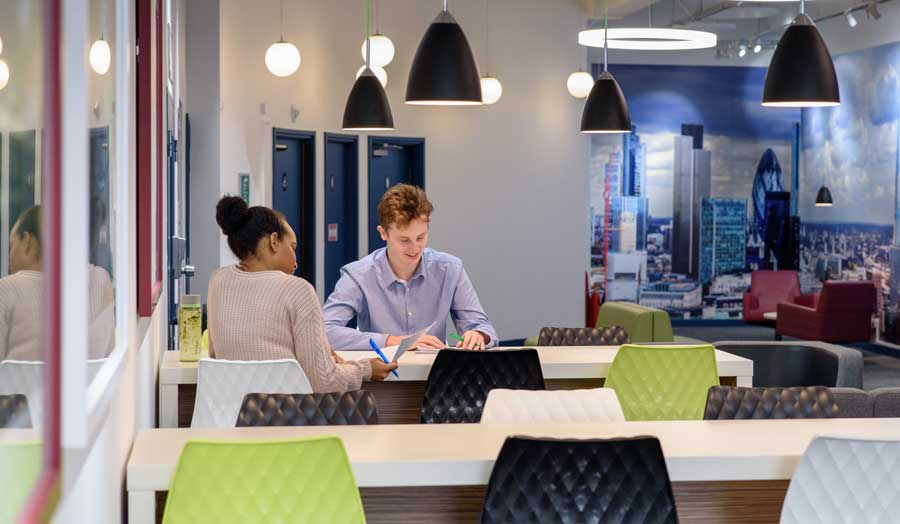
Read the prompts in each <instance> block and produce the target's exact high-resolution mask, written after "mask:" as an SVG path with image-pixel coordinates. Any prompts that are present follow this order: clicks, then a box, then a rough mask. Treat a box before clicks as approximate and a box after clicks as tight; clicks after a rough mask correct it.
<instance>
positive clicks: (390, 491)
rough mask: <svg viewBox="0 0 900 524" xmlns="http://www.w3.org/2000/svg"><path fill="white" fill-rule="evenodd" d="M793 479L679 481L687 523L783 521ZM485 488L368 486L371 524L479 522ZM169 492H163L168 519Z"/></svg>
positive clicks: (682, 518)
mask: <svg viewBox="0 0 900 524" xmlns="http://www.w3.org/2000/svg"><path fill="white" fill-rule="evenodd" d="M787 486H788V481H786V480H774V481H769V480H766V481H741V482H675V483H674V484H673V486H672V489H673V492H674V494H675V505H676V509H677V511H678V520H679V522H681V524H777V523H778V520H779V517H780V515H781V504H782V501H783V500H784V494H785V492H786V490H787ZM484 489H485V487H484V486H428V487H411V488H362V489H360V490H359V491H360V495H361V497H362V502H363V508H364V509H365V512H366V521H367V522H368V523H369V524H394V523H396V522H403V523H404V524H476V523H478V522H480V519H481V504H482V501H483V500H484ZM165 499H166V493H164V492H162V493H157V519H156V522H157V523H160V522H162V513H163V508H164V507H165Z"/></svg>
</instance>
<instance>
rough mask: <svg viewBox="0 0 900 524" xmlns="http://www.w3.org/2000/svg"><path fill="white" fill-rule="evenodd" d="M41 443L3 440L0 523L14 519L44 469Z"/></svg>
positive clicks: (0, 455)
mask: <svg viewBox="0 0 900 524" xmlns="http://www.w3.org/2000/svg"><path fill="white" fill-rule="evenodd" d="M41 464H42V459H41V443H40V442H39V441H28V442H0V523H7V522H14V519H15V518H16V517H17V516H18V514H19V512H20V511H22V506H24V505H25V502H26V501H27V500H28V495H30V494H31V490H32V489H34V485H35V484H36V483H37V480H38V476H39V475H40V473H41Z"/></svg>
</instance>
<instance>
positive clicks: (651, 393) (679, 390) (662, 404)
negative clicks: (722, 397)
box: [604, 344, 719, 420]
mask: <svg viewBox="0 0 900 524" xmlns="http://www.w3.org/2000/svg"><path fill="white" fill-rule="evenodd" d="M718 385H719V370H718V368H717V367H716V350H715V348H713V346H712V345H710V344H703V345H697V346H639V345H633V344H626V345H624V346H622V347H621V348H619V352H618V353H616V358H615V359H613V362H612V365H610V367H609V372H608V374H607V377H606V382H605V383H604V386H605V387H608V388H612V389H614V390H616V396H618V397H619V402H620V403H621V404H622V411H623V412H624V413H625V420H702V419H703V411H704V408H705V406H706V393H707V391H708V390H709V388H710V387H711V386H718Z"/></svg>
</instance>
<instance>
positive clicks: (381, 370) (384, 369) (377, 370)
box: [369, 358, 397, 380]
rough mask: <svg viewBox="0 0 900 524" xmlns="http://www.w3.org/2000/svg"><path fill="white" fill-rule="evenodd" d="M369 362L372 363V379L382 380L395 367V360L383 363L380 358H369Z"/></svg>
mask: <svg viewBox="0 0 900 524" xmlns="http://www.w3.org/2000/svg"><path fill="white" fill-rule="evenodd" d="M369 363H371V364H372V380H384V379H385V378H387V376H388V373H390V372H391V371H393V370H395V369H397V363H396V362H391V363H390V364H385V363H384V361H383V360H381V359H380V358H370V359H369Z"/></svg>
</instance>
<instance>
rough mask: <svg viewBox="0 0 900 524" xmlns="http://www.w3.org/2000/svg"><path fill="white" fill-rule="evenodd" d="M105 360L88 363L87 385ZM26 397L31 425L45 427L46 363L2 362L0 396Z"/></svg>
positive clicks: (25, 361)
mask: <svg viewBox="0 0 900 524" xmlns="http://www.w3.org/2000/svg"><path fill="white" fill-rule="evenodd" d="M104 362H106V359H105V358H98V359H93V360H88V361H87V374H88V376H87V384H88V385H90V383H91V380H93V379H94V376H95V375H96V374H97V372H98V371H100V368H101V367H102V366H103V363H104ZM14 394H21V395H25V398H27V399H28V411H29V412H30V413H31V424H32V426H33V427H34V428H35V429H40V428H42V427H43V425H44V363H43V362H41V361H39V360H4V361H2V362H0V395H14Z"/></svg>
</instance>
